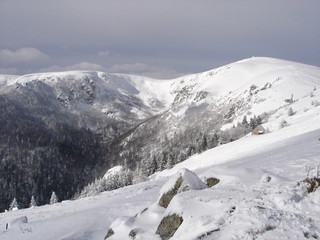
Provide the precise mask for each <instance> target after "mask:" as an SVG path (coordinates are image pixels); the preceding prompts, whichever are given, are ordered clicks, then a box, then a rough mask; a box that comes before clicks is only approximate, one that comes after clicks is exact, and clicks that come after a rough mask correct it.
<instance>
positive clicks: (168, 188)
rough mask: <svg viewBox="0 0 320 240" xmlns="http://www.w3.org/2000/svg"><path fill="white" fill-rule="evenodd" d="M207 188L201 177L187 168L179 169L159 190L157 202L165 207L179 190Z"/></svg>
mask: <svg viewBox="0 0 320 240" xmlns="http://www.w3.org/2000/svg"><path fill="white" fill-rule="evenodd" d="M204 188H207V185H206V184H204V183H203V182H202V181H201V179H200V178H199V177H198V176H197V175H196V174H195V173H193V172H191V171H190V170H188V169H181V170H180V171H179V172H178V173H177V174H175V175H174V177H172V178H171V179H170V180H169V181H168V182H167V183H166V184H165V185H164V186H163V187H162V188H161V190H160V198H159V200H158V204H159V205H160V206H161V207H164V208H167V207H168V205H169V203H170V201H171V200H172V198H173V197H174V196H175V195H177V194H178V193H180V192H185V191H188V190H191V189H192V190H201V189H204Z"/></svg>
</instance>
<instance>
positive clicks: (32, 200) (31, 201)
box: [30, 196, 37, 208]
mask: <svg viewBox="0 0 320 240" xmlns="http://www.w3.org/2000/svg"><path fill="white" fill-rule="evenodd" d="M36 206H37V202H36V200H35V199H34V196H31V200H30V207H31V208H34V207H36Z"/></svg>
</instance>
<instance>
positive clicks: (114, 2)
mask: <svg viewBox="0 0 320 240" xmlns="http://www.w3.org/2000/svg"><path fill="white" fill-rule="evenodd" d="M319 26H320V1H319V0H265V1H263V0H221V1H215V0H0V73H7V74H26V73H31V72H39V71H63V70H76V69H77V70H103V71H109V72H124V73H135V74H144V75H151V76H156V77H157V76H158V77H164V78H165V77H171V76H176V75H178V74H185V73H193V72H201V71H205V70H209V69H212V68H215V67H219V66H222V65H224V64H228V63H231V62H234V61H238V60H241V59H244V58H249V57H251V56H267V57H275V58H281V59H286V60H292V61H297V62H302V63H307V64H312V65H317V66H320V27H319Z"/></svg>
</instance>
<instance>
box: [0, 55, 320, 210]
mask: <svg viewBox="0 0 320 240" xmlns="http://www.w3.org/2000/svg"><path fill="white" fill-rule="evenodd" d="M319 88H320V68H318V67H313V66H308V65H304V64H299V63H294V62H288V61H284V60H279V59H271V58H251V59H246V60H242V61H239V62H236V63H232V64H229V65H226V66H223V67H220V68H218V69H214V70H211V71H208V72H205V73H200V74H193V75H188V76H184V77H181V78H177V79H173V80H162V81H161V80H153V79H148V78H145V77H137V76H130V75H121V74H108V73H102V72H62V73H39V74H30V75H25V76H0V98H1V99H0V100H1V101H0V105H1V106H0V122H1V129H0V159H1V165H0V188H1V189H0V192H3V193H5V194H3V195H1V199H0V210H4V209H7V208H8V207H9V203H10V201H11V200H12V199H13V198H14V197H16V198H17V199H18V200H19V202H20V204H21V207H26V206H27V205H28V203H29V200H30V198H31V196H32V195H34V196H35V197H36V198H37V200H38V203H39V204H44V203H47V202H48V200H49V198H50V195H51V192H52V191H55V192H56V193H57V195H58V196H59V197H60V199H61V200H62V199H69V198H71V197H72V196H73V195H74V194H75V193H79V192H80V190H81V189H82V188H83V187H84V186H86V185H87V184H88V183H90V182H92V181H93V180H94V179H95V178H99V177H102V176H103V175H104V173H105V172H106V170H107V169H109V168H110V167H113V166H116V165H123V166H125V168H126V169H127V168H130V169H131V170H132V171H134V173H133V177H134V179H133V180H135V181H140V180H141V179H145V178H146V177H147V176H148V175H150V174H152V173H154V172H155V171H158V170H163V169H166V168H171V167H172V166H173V165H175V164H176V163H179V162H181V161H183V160H185V159H186V158H188V157H189V156H191V155H193V154H195V153H200V152H203V151H205V150H206V149H209V148H212V147H216V146H219V145H222V144H225V143H227V142H230V141H234V140H235V139H238V138H240V137H242V136H244V135H246V134H247V133H248V132H249V131H250V130H252V128H253V127H255V126H256V125H258V124H260V123H264V124H266V122H267V121H268V119H273V118H276V117H277V116H278V117H279V116H283V115H284V114H287V113H288V112H289V110H290V107H291V108H292V109H291V110H292V114H294V113H295V112H296V111H297V110H296V109H295V108H296V106H300V105H303V106H304V108H305V109H306V111H308V109H309V108H313V107H317V106H318V105H319V102H320V100H319V94H318V92H319V90H318V89H319ZM299 109H301V108H300V107H299ZM299 111H301V110H299ZM245 119H246V120H245ZM268 128H269V130H272V129H273V128H278V126H273V125H268ZM129 182H130V181H129Z"/></svg>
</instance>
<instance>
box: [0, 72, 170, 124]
mask: <svg viewBox="0 0 320 240" xmlns="http://www.w3.org/2000/svg"><path fill="white" fill-rule="evenodd" d="M133 80H135V81H133ZM166 85H168V84H166V82H163V83H161V84H160V82H159V81H158V80H152V79H148V78H142V77H134V76H131V77H130V76H126V75H112V74H108V73H103V72H80V71H73V72H55V73H36V74H29V75H23V76H1V77H0V86H1V88H0V93H2V94H3V93H6V94H11V95H14V96H16V97H17V98H18V99H19V96H24V101H28V100H30V104H39V105H41V104H42V102H41V101H40V100H39V99H41V97H45V98H47V101H50V103H51V105H56V107H57V108H58V107H62V108H63V109H64V110H65V111H69V112H71V113H75V114H81V115H93V116H95V115H101V116H100V118H101V117H104V118H106V117H107V118H114V119H119V120H123V119H128V118H129V119H130V118H132V119H133V120H139V119H144V118H147V117H150V116H152V115H154V114H157V113H160V112H162V111H163V110H164V109H166V108H167V104H168V96H167V95H168V94H166V92H165V91H159V90H161V89H163V87H165V86H166ZM28 95H32V96H33V98H34V99H36V100H38V101H36V102H35V100H34V99H32V98H31V97H30V96H29V97H28V98H27V99H26V98H25V96H28ZM18 101H20V100H18ZM31 101H32V103H31ZM60 111H61V110H60ZM86 127H87V126H86Z"/></svg>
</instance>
